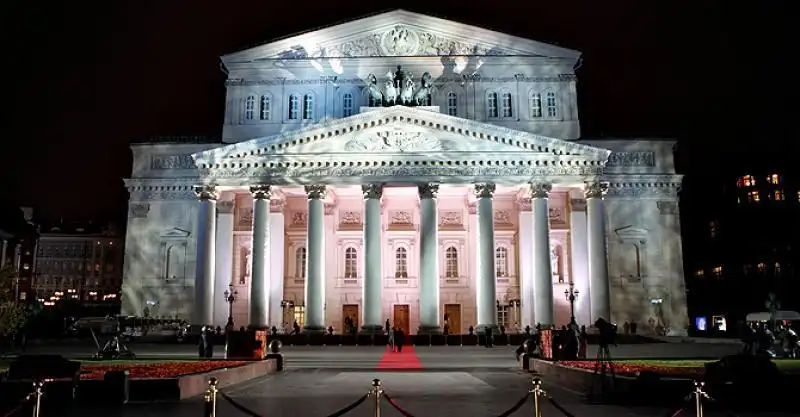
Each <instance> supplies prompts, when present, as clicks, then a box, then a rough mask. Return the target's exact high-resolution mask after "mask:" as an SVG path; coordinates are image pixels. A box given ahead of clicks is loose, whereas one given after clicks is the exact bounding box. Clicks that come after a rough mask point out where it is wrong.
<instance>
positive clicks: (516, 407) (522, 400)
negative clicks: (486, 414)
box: [497, 392, 531, 417]
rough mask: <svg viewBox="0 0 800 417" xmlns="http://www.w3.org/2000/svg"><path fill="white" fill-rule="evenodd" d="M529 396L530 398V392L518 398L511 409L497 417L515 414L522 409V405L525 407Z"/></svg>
mask: <svg viewBox="0 0 800 417" xmlns="http://www.w3.org/2000/svg"><path fill="white" fill-rule="evenodd" d="M530 396H531V393H530V392H528V393H526V394H525V396H524V397H522V398H520V400H519V401H517V403H516V404H514V405H513V406H512V407H511V408H509V409H508V410H506V411H504V412H503V413H502V414H500V415H498V416H497V417H508V416H510V415H512V414H514V413H516V412H517V411H518V410H519V409H520V408H522V406H523V405H525V403H526V402H528V397H530Z"/></svg>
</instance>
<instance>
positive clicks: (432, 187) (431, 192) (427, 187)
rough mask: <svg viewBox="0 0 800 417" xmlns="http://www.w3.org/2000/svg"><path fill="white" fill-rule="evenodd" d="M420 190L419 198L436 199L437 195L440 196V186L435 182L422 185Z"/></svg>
mask: <svg viewBox="0 0 800 417" xmlns="http://www.w3.org/2000/svg"><path fill="white" fill-rule="evenodd" d="M418 188H419V198H436V195H437V194H439V184H436V183H433V182H431V183H428V184H423V185H420V186H419V187H418Z"/></svg>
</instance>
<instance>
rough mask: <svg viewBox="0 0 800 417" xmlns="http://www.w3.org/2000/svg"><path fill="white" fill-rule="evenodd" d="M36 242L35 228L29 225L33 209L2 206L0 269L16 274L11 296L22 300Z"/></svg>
mask: <svg viewBox="0 0 800 417" xmlns="http://www.w3.org/2000/svg"><path fill="white" fill-rule="evenodd" d="M37 243H38V226H37V225H35V224H34V223H33V209H31V208H28V207H22V208H20V207H13V206H6V207H3V208H2V209H0V267H11V268H14V270H15V271H16V272H17V275H18V276H17V280H16V282H15V283H14V291H15V297H16V298H17V299H18V300H25V299H26V298H27V295H28V291H29V290H30V289H31V282H32V277H33V274H34V268H33V266H34V263H35V258H36V245H37Z"/></svg>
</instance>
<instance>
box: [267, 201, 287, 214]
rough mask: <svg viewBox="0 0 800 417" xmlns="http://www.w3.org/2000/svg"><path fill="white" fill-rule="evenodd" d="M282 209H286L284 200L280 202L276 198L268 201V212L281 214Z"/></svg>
mask: <svg viewBox="0 0 800 417" xmlns="http://www.w3.org/2000/svg"><path fill="white" fill-rule="evenodd" d="M284 207H286V200H280V199H277V198H273V199H270V200H269V211H270V212H271V213H283V209H284Z"/></svg>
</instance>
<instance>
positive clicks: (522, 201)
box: [517, 198, 533, 211]
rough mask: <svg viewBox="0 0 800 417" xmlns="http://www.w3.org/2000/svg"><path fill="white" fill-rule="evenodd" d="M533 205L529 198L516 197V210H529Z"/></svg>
mask: <svg viewBox="0 0 800 417" xmlns="http://www.w3.org/2000/svg"><path fill="white" fill-rule="evenodd" d="M532 209H533V206H532V205H531V199H530V198H519V199H517V210H518V211H531V210H532Z"/></svg>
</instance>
